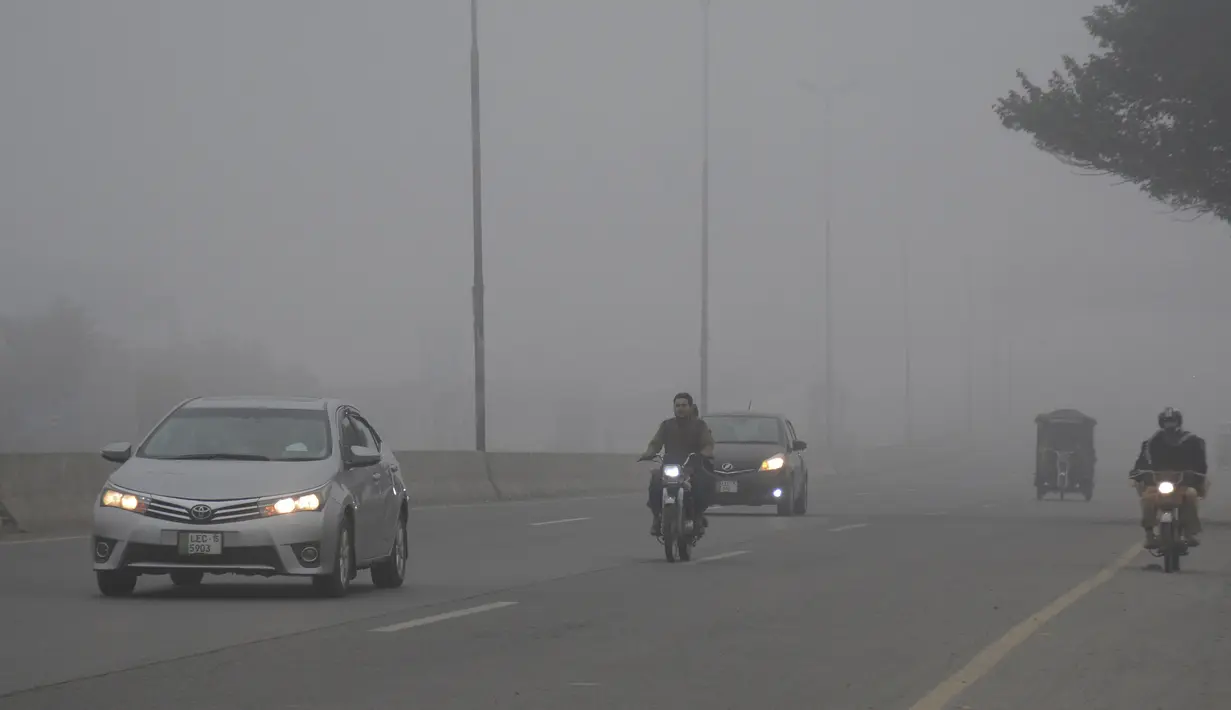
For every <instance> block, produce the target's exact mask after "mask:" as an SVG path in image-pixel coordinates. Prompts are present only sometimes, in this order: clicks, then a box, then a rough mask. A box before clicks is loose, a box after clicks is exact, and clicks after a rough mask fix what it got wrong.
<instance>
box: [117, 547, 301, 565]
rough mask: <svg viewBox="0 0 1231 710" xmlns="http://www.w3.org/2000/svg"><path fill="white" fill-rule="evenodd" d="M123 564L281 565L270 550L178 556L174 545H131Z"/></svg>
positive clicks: (237, 549) (234, 549)
mask: <svg viewBox="0 0 1231 710" xmlns="http://www.w3.org/2000/svg"><path fill="white" fill-rule="evenodd" d="M124 563H125V564H130V565H132V564H169V565H202V566H209V567H227V566H231V565H249V566H251V565H260V566H263V567H273V568H275V569H277V568H278V567H279V566H280V565H281V564H282V562H281V560H280V559H279V558H278V551H277V550H275V549H274V548H272V547H227V548H224V549H223V551H222V554H221V555H181V554H180V553H179V549H178V548H177V547H176V546H175V545H150V544H146V543H136V542H132V543H129V544H128V547H127V548H126V549H125V551H124Z"/></svg>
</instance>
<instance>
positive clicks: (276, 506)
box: [261, 486, 328, 518]
mask: <svg viewBox="0 0 1231 710" xmlns="http://www.w3.org/2000/svg"><path fill="white" fill-rule="evenodd" d="M327 489H328V486H326V487H325V488H320V489H318V490H315V491H311V492H309V493H296V494H295V495H289V496H284V497H282V498H271V499H269V500H265V501H262V502H261V515H262V516H263V517H266V518H268V517H270V516H273V515H289V514H290V513H300V512H312V511H314V510H320V509H321V508H322V507H324V505H325V491H326V490H327Z"/></svg>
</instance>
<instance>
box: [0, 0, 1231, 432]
mask: <svg viewBox="0 0 1231 710" xmlns="http://www.w3.org/2000/svg"><path fill="white" fill-rule="evenodd" d="M1089 4H1090V3H1086V2H1079V3H1073V2H1065V1H1062V0H1036V1H1035V2H1031V3H1023V2H1020V1H1019V0H935V1H934V2H930V3H919V2H915V1H914V0H883V1H881V2H867V0H826V2H820V1H819V0H758V1H757V2H752V1H750V0H715V1H714V4H713V10H712V109H711V111H712V113H711V116H712V132H711V155H712V161H711V176H712V183H711V185H712V193H711V200H712V212H711V215H712V222H711V244H712V263H711V269H712V289H713V290H712V297H711V299H712V300H711V306H712V337H713V340H712V346H711V353H712V374H711V377H712V390H713V394H712V396H713V400H714V401H713V404H714V405H715V406H719V407H722V406H739V407H743V406H746V404H747V400H748V399H749V398H752V399H753V400H754V402H755V403H756V405H757V406H758V407H759V408H771V409H772V408H786V409H788V410H789V411H791V413H792V416H794V417H796V418H798V419H804V418H805V416H806V402H805V399H804V398H803V397H802V395H801V394H800V393H801V392H802V391H803V390H804V389H805V388H806V387H807V385H809V384H811V383H814V382H816V381H818V380H819V379H820V377H821V373H822V371H823V370H822V367H823V366H822V359H821V357H820V353H821V346H822V342H823V341H822V339H821V333H822V327H823V319H822V311H821V309H820V306H821V295H822V293H823V282H822V280H821V278H820V277H821V275H822V274H823V262H822V260H821V255H822V254H823V251H822V243H821V241H820V234H821V229H820V225H821V223H822V220H823V218H824V214H823V209H822V206H823V200H822V199H821V196H822V195H823V194H824V174H825V171H824V170H823V162H822V160H821V158H822V156H823V141H822V131H821V126H822V115H823V114H822V102H821V100H820V99H819V98H818V97H817V96H815V95H813V94H810V93H808V92H806V91H804V90H802V89H801V88H800V86H799V84H800V82H801V81H804V82H810V83H811V84H814V85H817V86H821V87H826V86H840V85H844V84H849V88H848V90H846V91H845V92H843V93H842V94H841V95H840V97H839V98H838V99H837V100H836V101H835V104H834V107H835V108H834V113H833V126H834V129H833V133H832V136H833V142H834V151H833V164H832V165H833V168H832V173H833V176H834V185H833V195H834V210H833V214H832V220H833V229H834V260H835V261H834V269H835V282H834V291H835V304H834V307H835V309H836V311H835V314H836V315H835V322H834V335H835V343H836V345H835V347H836V353H837V354H836V359H835V368H836V371H837V374H838V375H839V376H840V378H841V381H842V383H843V385H844V387H845V388H846V389H847V390H848V391H849V395H850V397H849V401H848V402H847V405H846V407H845V408H844V410H845V411H844V417H843V418H844V421H845V422H846V424H847V425H848V426H850V427H851V428H853V429H855V430H859V431H862V432H864V433H863V434H860V436H861V437H863V438H865V439H878V438H879V439H884V440H889V439H892V438H894V437H897V436H900V432H901V429H902V427H901V414H900V410H901V405H900V401H901V399H902V381H903V377H902V372H903V369H904V368H903V364H902V363H903V349H902V343H903V339H902V331H903V328H902V321H903V302H902V291H901V270H902V269H901V249H902V245H903V241H904V240H908V241H909V243H910V250H911V264H912V276H911V281H912V290H911V303H912V315H913V321H914V325H913V332H914V339H913V341H912V343H913V345H912V357H913V372H914V383H915V396H916V407H917V412H918V414H919V416H920V418H921V423H920V424H919V426H918V427H917V428H918V429H919V430H920V432H921V433H922V434H924V435H926V434H928V433H938V432H942V431H946V430H949V429H952V428H953V424H952V422H953V421H954V419H955V418H957V417H960V407H961V405H962V402H963V401H964V395H963V390H962V382H963V376H962V373H963V367H964V357H963V350H962V342H963V335H962V325H963V318H964V314H965V301H964V285H963V279H962V270H961V264H962V260H963V258H968V259H969V260H970V262H971V263H972V265H973V266H974V272H975V276H974V293H975V294H976V314H977V320H978V322H979V324H980V330H979V332H978V333H977V334H976V336H975V338H974V348H973V350H974V352H975V355H976V358H975V359H976V362H975V368H976V371H977V372H978V373H979V377H980V379H979V381H978V385H979V391H980V395H979V396H980V397H981V398H992V397H994V396H996V394H997V393H998V392H1000V391H1001V390H1002V389H1008V388H1010V387H1011V388H1012V391H1013V392H1014V405H1013V406H1014V407H1015V409H1020V411H1016V413H1015V414H1014V416H1016V417H1018V418H1019V419H1020V420H1021V423H1020V426H1021V427H1023V428H1024V429H1027V430H1028V429H1029V428H1030V426H1031V425H1030V424H1029V419H1028V417H1029V416H1032V415H1033V413H1034V412H1035V411H1038V410H1043V409H1051V408H1053V407H1059V406H1078V407H1081V408H1083V409H1085V410H1087V411H1089V412H1090V413H1092V414H1094V415H1095V416H1100V414H1105V416H1102V417H1100V418H1101V419H1106V418H1107V417H1111V418H1112V419H1113V420H1116V421H1121V422H1122V424H1121V425H1122V426H1124V427H1127V428H1128V429H1129V430H1132V431H1140V432H1141V435H1142V436H1144V435H1145V434H1146V433H1148V429H1149V428H1150V427H1151V426H1152V417H1153V413H1154V412H1155V411H1156V410H1157V409H1159V408H1161V407H1162V406H1164V405H1166V404H1173V405H1175V406H1179V407H1188V408H1189V409H1190V410H1196V411H1198V412H1200V413H1201V414H1202V415H1203V416H1204V417H1205V418H1206V419H1205V422H1203V423H1204V424H1205V425H1206V427H1207V428H1209V427H1212V422H1211V421H1210V418H1212V417H1227V418H1231V412H1225V411H1219V409H1218V406H1219V405H1218V404H1217V398H1216V396H1215V394H1216V393H1218V392H1222V391H1225V384H1224V383H1225V380H1226V377H1225V374H1224V371H1223V369H1222V367H1221V363H1225V362H1227V361H1228V355H1231V352H1228V350H1231V348H1229V347H1228V345H1229V343H1228V339H1227V338H1226V336H1225V335H1224V333H1223V332H1222V331H1221V330H1220V329H1219V328H1218V321H1217V320H1216V318H1217V315H1216V314H1218V313H1225V312H1227V307H1228V303H1227V301H1228V297H1229V296H1231V289H1229V288H1228V287H1227V286H1226V285H1225V279H1223V278H1222V276H1223V274H1224V273H1225V264H1226V263H1227V260H1228V258H1229V257H1231V241H1229V240H1228V239H1227V236H1228V235H1227V229H1226V227H1225V225H1221V224H1216V223H1213V222H1211V221H1210V220H1200V221H1198V222H1196V223H1190V222H1187V221H1183V220H1181V219H1179V218H1177V217H1176V216H1174V215H1171V214H1168V212H1167V210H1166V209H1165V208H1164V207H1162V206H1160V205H1157V204H1155V203H1152V202H1150V201H1148V199H1147V198H1146V197H1145V196H1144V195H1143V194H1141V193H1139V192H1138V191H1137V190H1136V189H1135V188H1133V187H1131V186H1119V187H1115V186H1113V185H1114V182H1113V181H1112V180H1110V179H1106V178H1096V177H1087V176H1078V175H1076V174H1075V173H1074V172H1073V171H1072V170H1071V169H1069V168H1066V167H1064V166H1063V165H1061V164H1059V163H1058V162H1057V161H1055V160H1054V159H1052V158H1050V157H1048V156H1045V155H1042V154H1040V153H1038V152H1037V151H1035V150H1034V149H1033V148H1032V147H1031V145H1030V143H1029V140H1028V139H1027V137H1025V136H1023V135H1020V134H1011V133H1009V132H1008V131H1006V130H1004V129H1003V128H1001V126H1000V125H999V123H998V121H997V119H996V116H995V114H994V113H993V112H992V109H991V107H992V104H993V102H994V100H995V98H996V97H997V96H1000V95H1002V94H1003V93H1005V92H1006V91H1007V90H1008V89H1010V88H1014V76H1013V72H1014V70H1015V69H1017V68H1019V67H1021V68H1024V69H1026V70H1027V71H1028V72H1030V73H1031V74H1032V76H1034V77H1035V78H1036V79H1040V78H1045V73H1046V72H1048V71H1050V70H1051V69H1052V68H1053V67H1056V66H1058V65H1059V56H1060V54H1061V53H1062V52H1072V53H1075V54H1077V55H1079V56H1083V55H1084V54H1085V53H1087V52H1089V51H1092V49H1093V48H1092V46H1091V43H1090V41H1089V38H1088V37H1087V36H1086V34H1085V31H1084V28H1083V27H1082V25H1081V22H1080V18H1081V16H1082V15H1083V14H1086V13H1087V12H1088V11H1089V7H1088V6H1087V5H1089ZM481 6H482V8H481V19H480V25H481V27H480V33H481V42H482V61H483V85H482V86H483V113H484V123H483V129H484V134H483V141H484V191H485V220H486V225H485V228H486V257H487V282H488V304H487V309H488V310H487V314H488V347H489V349H488V357H489V360H488V363H489V364H488V368H489V377H490V378H491V379H492V381H493V382H499V383H502V385H501V386H502V387H504V388H506V389H509V388H515V387H516V383H519V382H525V383H527V388H530V387H533V388H536V389H542V388H547V389H549V390H550V389H552V388H555V387H558V388H559V390H558V391H559V392H560V396H561V397H564V396H568V395H575V394H576V393H577V392H578V390H579V389H582V388H587V387H588V388H592V390H593V392H592V393H591V396H592V397H593V398H594V399H596V400H599V401H601V400H602V397H603V396H604V393H608V394H612V395H615V394H619V393H623V392H627V391H629V390H630V389H632V390H636V391H639V392H640V391H650V392H653V391H658V390H661V392H662V395H661V400H662V401H661V402H654V403H652V404H651V405H650V410H649V411H651V412H654V413H655V414H657V413H659V412H660V411H661V415H662V416H667V415H668V398H669V396H670V394H672V393H674V392H675V391H676V390H679V389H687V390H691V391H694V392H696V390H697V362H696V361H697V348H698V334H697V331H698V309H699V277H698V252H699V241H698V232H699V224H700V207H699V204H700V181H699V174H700V156H701V140H700V118H701V83H700V77H701V11H700V9H699V3H698V2H694V1H692V0H618V1H616V0H501V1H499V2H497V1H495V0H486V1H484V2H481ZM468 33H469V25H468V3H466V2H464V1H463V0H414V1H413V2H406V1H404V0H402V1H393V0H387V1H375V0H371V1H369V0H350V1H349V2H337V1H334V2H325V1H322V0H314V1H309V0H280V1H274V0H261V1H259V2H257V1H254V0H216V1H215V2H210V3H196V2H193V3H189V2H172V1H171V0H159V1H155V0H145V1H137V0H111V1H109V2H106V3H103V2H97V1H96V0H94V1H90V0H76V1H69V0H11V1H10V2H5V3H3V4H2V5H0V96H3V101H2V102H0V111H2V112H3V120H0V157H2V159H0V234H2V235H3V237H2V239H0V307H3V309H5V310H21V309H24V308H29V307H34V306H38V305H40V304H42V303H43V302H45V301H47V300H49V299H51V298H53V297H55V296H56V295H67V296H71V297H74V298H79V299H86V300H89V301H90V302H91V303H93V304H95V305H96V306H100V307H103V308H105V309H106V311H105V313H104V314H103V315H104V317H105V319H106V321H107V323H108V324H109V327H111V328H114V329H117V330H118V331H119V332H125V333H132V334H133V335H134V337H135V336H137V335H141V334H146V335H157V334H158V333H160V332H161V329H162V328H164V327H165V323H167V322H168V321H169V320H172V319H176V316H177V315H178V319H177V320H178V323H179V325H178V327H179V328H180V330H181V332H182V333H183V334H186V335H188V336H189V337H203V336H206V335H213V334H220V335H224V336H227V337H236V338H246V339H254V340H257V341H259V342H261V343H262V344H264V345H265V346H267V347H268V348H269V349H270V350H271V351H272V352H273V353H274V354H275V355H276V356H277V357H279V358H281V359H283V360H287V361H294V362H298V363H303V364H305V365H307V366H308V367H310V368H311V369H312V370H313V371H315V372H317V373H318V374H319V375H320V376H321V377H322V378H324V379H325V380H326V381H328V382H331V383H336V384H337V386H338V387H339V388H345V387H348V386H352V385H360V384H374V383H375V384H379V383H380V382H382V381H394V380H402V379H406V378H414V377H429V378H436V377H438V378H442V379H449V378H468V373H469V368H470V366H471V340H470V337H471V330H470V327H471V326H470V281H471V272H470V260H471V252H470V247H471V242H470V239H471V237H470V152H469V150H470V148H469V130H470V124H469V85H468V58H469V44H468V42H469V35H468ZM1009 338H1011V339H1012V344H1011V345H1010V344H1009V340H1008V339H1009ZM1180 343H1192V344H1193V345H1191V346H1182V345H1180ZM1010 351H1011V353H1012V354H1011V356H1010V355H1009V353H1010ZM997 352H999V353H1000V356H999V358H997V356H996V353H997ZM1010 360H1011V361H1012V363H1013V367H1012V372H1013V380H1012V382H1013V384H1012V385H1010V384H1009V376H1008V374H1006V373H1007V372H1008V370H1009V368H1008V367H1007V365H1006V363H1007V362H1009V361H1010ZM998 363H999V366H998ZM998 367H999V369H997V368H998ZM634 383H635V384H634ZM1194 383H1201V384H1194ZM1220 388H1221V389H1220ZM1224 399H1225V398H1224ZM1122 407H1131V408H1134V409H1136V410H1138V411H1135V412H1132V413H1129V412H1125V411H1123V408H1122ZM1143 408H1144V409H1143ZM516 416H517V403H516V401H511V400H504V401H502V402H494V403H493V412H492V417H493V420H494V423H493V425H492V426H493V437H494V439H496V440H497V441H498V440H499V437H500V433H499V422H501V421H509V422H511V421H512V420H513V419H514V418H515V417H516ZM1117 418H1120V419H1117ZM1193 423H1194V425H1196V424H1198V421H1194V422H1193ZM548 425H551V424H550V423H549V424H548ZM649 428H652V422H649V423H647V437H648V434H649V433H650V432H649ZM868 432H872V433H868Z"/></svg>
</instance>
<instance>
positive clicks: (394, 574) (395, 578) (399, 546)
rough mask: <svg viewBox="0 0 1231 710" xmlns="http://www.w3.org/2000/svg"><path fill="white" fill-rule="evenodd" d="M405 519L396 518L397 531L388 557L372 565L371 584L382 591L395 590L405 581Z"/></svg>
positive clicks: (406, 552)
mask: <svg viewBox="0 0 1231 710" xmlns="http://www.w3.org/2000/svg"><path fill="white" fill-rule="evenodd" d="M407 547H408V545H407V535H406V517H405V516H401V517H399V518H398V526H397V531H396V532H395V533H394V536H393V549H391V550H390V551H389V556H388V557H386V558H385V559H383V560H381V561H380V562H377V563H376V564H374V565H372V584H375V585H376V586H378V587H380V588H382V589H396V588H397V587H400V586H402V583H403V582H405V581H406V558H407V557H408V556H409V553H408V551H407Z"/></svg>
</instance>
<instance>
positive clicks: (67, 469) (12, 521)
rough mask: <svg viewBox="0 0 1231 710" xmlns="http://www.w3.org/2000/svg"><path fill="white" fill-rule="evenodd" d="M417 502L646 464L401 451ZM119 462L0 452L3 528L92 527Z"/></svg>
mask: <svg viewBox="0 0 1231 710" xmlns="http://www.w3.org/2000/svg"><path fill="white" fill-rule="evenodd" d="M961 446H962V445H961V444H960V443H959V442H954V441H933V442H922V443H920V444H916V445H915V446H912V447H903V446H894V447H880V448H877V449H871V450H866V451H856V452H845V453H842V454H841V455H836V456H835V457H834V460H833V461H824V460H823V457H822V456H819V455H817V454H816V453H813V452H810V453H809V454H807V456H808V460H809V470H810V471H811V473H812V475H813V476H815V477H825V476H828V475H834V474H835V473H836V474H837V475H867V474H869V473H874V472H876V471H892V470H901V469H904V468H912V467H915V466H920V465H928V464H929V463H933V462H936V461H943V460H946V459H954V458H960V457H961V456H962V451H961ZM396 453H397V457H398V461H399V462H400V463H401V467H402V476H403V478H405V480H406V483H407V486H408V487H409V489H410V495H411V500H412V503H413V505H416V506H428V505H448V504H458V503H484V502H497V501H511V500H526V499H534V498H566V497H573V496H589V495H615V494H621V493H638V492H641V491H644V490H645V486H646V479H647V474H648V472H649V468H650V467H649V465H648V464H644V463H638V462H637V461H636V454H631V453H630V454H583V453H573V454H563V453H513V452H507V453H506V452H489V453H488V454H486V455H484V454H481V453H479V452H475V451H399V452H396ZM116 467H117V466H116V465H115V464H112V463H109V462H107V461H104V460H103V459H102V457H101V456H99V455H98V454H82V453H69V454H10V455H0V533H5V532H14V531H20V532H31V533H53V532H62V531H81V530H88V529H89V526H90V524H91V521H92V520H93V511H94V505H96V500H97V496H98V493H99V491H100V490H101V489H102V486H103V484H104V483H105V482H106V480H107V477H108V476H109V475H110V474H111V472H112V471H114V470H115V469H116Z"/></svg>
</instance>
